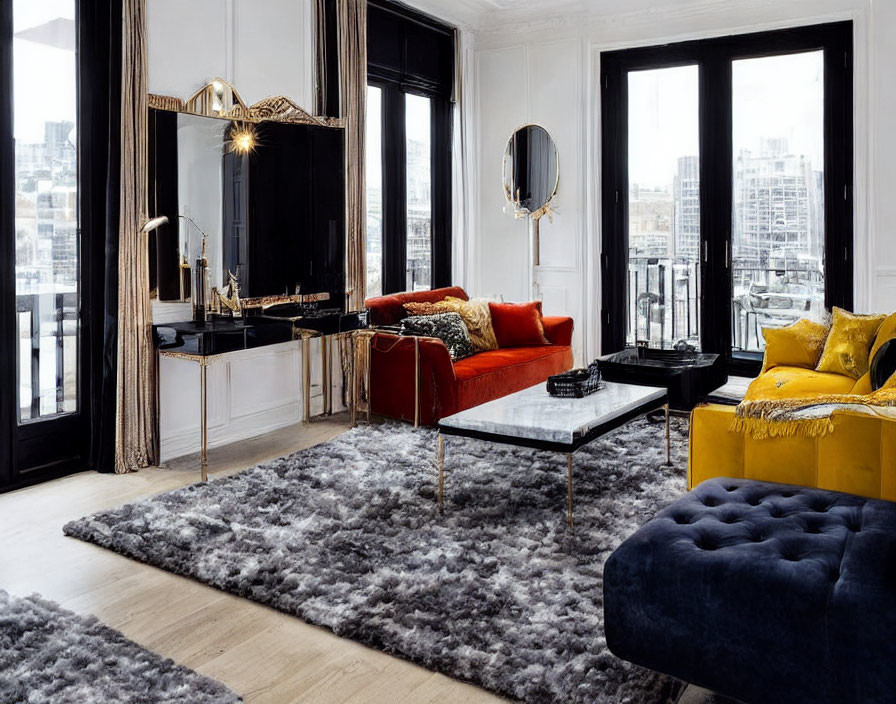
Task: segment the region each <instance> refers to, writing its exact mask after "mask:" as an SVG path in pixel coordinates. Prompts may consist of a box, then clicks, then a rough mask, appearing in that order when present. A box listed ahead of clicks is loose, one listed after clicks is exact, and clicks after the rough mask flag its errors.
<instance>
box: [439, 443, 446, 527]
mask: <svg viewBox="0 0 896 704" xmlns="http://www.w3.org/2000/svg"><path fill="white" fill-rule="evenodd" d="M444 496H445V437H444V436H443V435H442V434H441V433H439V511H441V510H442V509H443V508H444Z"/></svg>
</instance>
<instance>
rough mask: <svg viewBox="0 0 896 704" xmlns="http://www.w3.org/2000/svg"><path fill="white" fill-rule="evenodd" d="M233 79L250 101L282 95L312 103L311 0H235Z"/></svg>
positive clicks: (303, 104) (305, 106)
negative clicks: (260, 0)
mask: <svg viewBox="0 0 896 704" xmlns="http://www.w3.org/2000/svg"><path fill="white" fill-rule="evenodd" d="M233 8H234V19H233V32H234V46H233V70H234V76H233V78H234V84H235V85H236V87H237V90H239V91H240V95H242V96H243V100H245V101H246V102H247V103H249V104H250V105H251V104H252V103H257V102H258V101H259V100H261V99H262V98H267V97H268V96H271V95H286V96H289V97H290V98H292V99H293V100H294V101H295V102H297V103H298V104H299V105H301V106H302V107H303V108H305V109H306V110H309V111H310V110H311V109H312V108H313V107H314V95H313V82H312V80H311V79H312V77H313V73H314V69H313V64H311V63H310V62H311V61H312V60H313V49H312V46H313V41H314V39H313V36H314V35H313V33H312V28H313V23H312V22H313V20H312V0H297V1H296V0H292V1H289V2H287V1H286V0H263V1H262V2H259V0H233Z"/></svg>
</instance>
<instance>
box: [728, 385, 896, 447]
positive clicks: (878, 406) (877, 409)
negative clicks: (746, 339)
mask: <svg viewBox="0 0 896 704" xmlns="http://www.w3.org/2000/svg"><path fill="white" fill-rule="evenodd" d="M836 411H851V412H854V413H865V414H867V415H876V416H880V417H884V418H893V419H896V388H886V387H885V388H882V389H878V390H877V391H875V392H873V393H871V394H868V395H865V396H859V395H855V394H827V395H818V396H810V397H804V398H776V399H769V398H765V399H763V398H755V399H744V400H743V401H742V402H741V403H740V405H738V407H737V409H736V411H735V417H734V420H733V421H732V423H731V430H732V431H733V432H737V433H743V434H744V435H746V436H748V437H751V438H754V439H756V440H765V439H768V438H793V437H807V438H820V437H824V436H825V435H827V434H828V433H830V432H832V431H833V430H834V420H833V414H834V413H835V412H836Z"/></svg>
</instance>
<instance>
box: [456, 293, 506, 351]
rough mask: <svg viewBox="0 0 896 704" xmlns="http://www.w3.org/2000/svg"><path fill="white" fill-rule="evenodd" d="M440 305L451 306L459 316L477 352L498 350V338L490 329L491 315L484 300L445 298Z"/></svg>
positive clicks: (492, 329) (491, 328) (493, 330)
mask: <svg viewBox="0 0 896 704" xmlns="http://www.w3.org/2000/svg"><path fill="white" fill-rule="evenodd" d="M442 303H445V304H448V305H450V306H452V308H451V310H452V311H454V312H455V313H457V314H458V315H460V318H461V320H463V321H464V325H466V326H467V332H469V333H470V340H472V341H473V348H474V349H475V350H476V351H477V352H486V351H488V350H496V349H498V338H496V337H495V329H494V328H493V327H492V314H491V311H490V310H489V307H488V301H487V300H486V299H485V298H474V299H472V300H469V301H465V300H463V299H462V298H455V297H454V296H446V297H445V300H444V301H442Z"/></svg>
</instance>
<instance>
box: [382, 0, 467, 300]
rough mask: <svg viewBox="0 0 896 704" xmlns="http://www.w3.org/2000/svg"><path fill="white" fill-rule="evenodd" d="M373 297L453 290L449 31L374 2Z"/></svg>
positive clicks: (451, 44)
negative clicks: (443, 287)
mask: <svg viewBox="0 0 896 704" xmlns="http://www.w3.org/2000/svg"><path fill="white" fill-rule="evenodd" d="M367 37H368V38H367V43H368V77H369V86H368V91H367V295H368V296H376V295H380V294H383V293H395V292H398V291H419V290H426V289H430V288H433V287H437V286H447V285H449V284H450V283H451V256H450V252H451V109H452V108H451V94H452V90H453V83H454V34H453V30H452V29H451V28H449V27H446V26H444V25H441V24H440V23H438V22H435V21H434V20H432V19H430V18H428V17H426V16H424V15H421V14H418V13H415V12H413V11H411V10H408V9H407V8H404V7H401V6H398V5H396V4H395V3H392V2H387V1H383V0H371V1H370V2H369V3H368V33H367Z"/></svg>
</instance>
